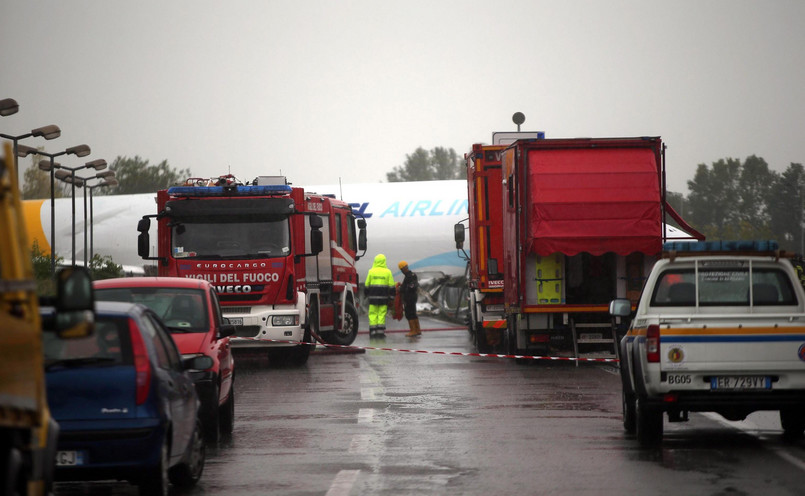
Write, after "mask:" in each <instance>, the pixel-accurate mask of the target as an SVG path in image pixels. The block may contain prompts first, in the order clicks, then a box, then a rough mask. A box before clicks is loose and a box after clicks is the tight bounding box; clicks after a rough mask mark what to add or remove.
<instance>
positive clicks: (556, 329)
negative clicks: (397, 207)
mask: <svg viewBox="0 0 805 496" xmlns="http://www.w3.org/2000/svg"><path fill="white" fill-rule="evenodd" d="M467 180H468V189H469V194H470V202H469V210H470V218H469V232H470V249H471V257H470V261H469V267H470V274H469V277H468V281H469V286H470V287H469V290H470V331H471V332H473V333H474V335H475V337H476V342H477V345H478V349H479V351H481V352H490V351H492V350H493V349H497V350H500V351H502V352H505V353H507V354H512V355H544V354H557V353H558V354H560V355H561V354H569V353H572V354H573V356H575V357H578V356H579V354H580V353H584V352H587V351H591V352H593V351H604V350H607V351H608V353H611V354H613V355H614V354H615V353H616V351H617V350H616V348H615V346H616V336H615V332H614V327H613V325H612V321H611V317H610V315H609V313H608V310H609V302H610V301H611V300H612V299H614V298H615V297H626V298H630V299H632V301H633V302H635V303H636V302H637V299H638V297H639V295H640V290H641V288H642V285H643V281H644V277H645V274H647V273H648V271H649V270H650V268H651V266H652V264H653V263H654V261H655V260H656V258H657V256H658V255H659V253H660V250H661V247H662V242H663V241H664V239H666V238H667V237H666V233H667V232H668V231H667V229H672V228H670V227H666V226H665V222H664V219H665V217H666V216H670V217H671V218H673V219H674V220H675V221H676V223H677V224H678V225H679V226H680V227H682V229H684V230H685V231H687V232H683V231H680V230H674V232H675V233H678V235H679V236H681V237H687V238H688V239H694V238H697V239H703V236H702V235H701V234H699V233H698V232H697V231H696V230H694V229H693V228H692V227H690V226H689V225H687V223H685V221H684V220H683V219H682V218H681V217H680V216H679V215H678V214H677V213H676V212H675V211H674V210H673V209H672V208H671V207H670V206H669V205H668V204H667V203H666V201H665V165H664V146H663V144H662V141H661V139H660V138H658V137H649V138H597V139H587V138H585V139H521V140H517V141H514V142H513V143H511V144H509V145H508V146H506V145H475V146H473V149H472V151H471V153H470V154H468V155H467ZM688 233H690V235H688ZM463 239H464V229H463V226H462V225H461V224H459V225H457V226H456V244H457V247H461V246H462V244H463Z"/></svg>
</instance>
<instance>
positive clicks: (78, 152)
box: [65, 145, 91, 157]
mask: <svg viewBox="0 0 805 496" xmlns="http://www.w3.org/2000/svg"><path fill="white" fill-rule="evenodd" d="M65 151H66V152H67V154H68V155H75V156H76V157H86V156H87V155H89V154H90V153H91V150H90V148H89V146H88V145H78V146H71V147H70V148H68V149H67V150H65Z"/></svg>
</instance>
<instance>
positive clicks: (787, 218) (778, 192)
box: [669, 155, 805, 253]
mask: <svg viewBox="0 0 805 496" xmlns="http://www.w3.org/2000/svg"><path fill="white" fill-rule="evenodd" d="M687 184H688V190H689V193H688V196H687V197H685V196H684V195H681V194H679V193H672V194H669V202H670V203H671V206H673V207H674V209H675V210H676V211H677V212H679V213H680V214H681V215H682V218H684V219H685V220H686V221H687V222H688V223H690V225H692V226H693V227H694V228H696V229H698V230H699V231H700V232H701V233H702V234H704V235H706V236H707V239H712V240H718V239H774V240H776V241H777V242H779V243H780V248H782V249H784V250H787V251H792V252H797V253H802V252H803V249H802V245H803V242H805V238H803V235H804V234H805V232H804V231H803V206H805V201H804V200H805V170H803V167H802V164H797V163H791V164H790V165H789V166H788V168H787V169H786V170H784V171H783V172H782V173H778V172H776V171H773V170H770V169H769V165H768V164H767V163H766V161H765V160H763V159H762V158H760V157H757V156H755V155H751V156H749V157H747V158H746V159H745V160H744V161H741V160H738V159H734V158H727V159H721V160H718V161H716V162H713V163H712V164H711V165H709V166H708V165H705V164H699V165H698V167H697V168H696V174H695V175H694V177H693V179H691V180H689V181H688V183H687Z"/></svg>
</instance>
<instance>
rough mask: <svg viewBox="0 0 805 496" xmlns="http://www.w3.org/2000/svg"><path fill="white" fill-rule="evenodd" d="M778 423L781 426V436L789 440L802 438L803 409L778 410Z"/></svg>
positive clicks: (804, 418)
mask: <svg viewBox="0 0 805 496" xmlns="http://www.w3.org/2000/svg"><path fill="white" fill-rule="evenodd" d="M780 424H782V426H783V437H785V438H786V439H789V440H797V439H802V437H803V434H805V410H803V409H801V408H785V409H783V410H780Z"/></svg>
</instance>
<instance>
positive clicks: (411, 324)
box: [406, 319, 419, 338]
mask: <svg viewBox="0 0 805 496" xmlns="http://www.w3.org/2000/svg"><path fill="white" fill-rule="evenodd" d="M418 323H419V321H418V320H417V319H414V320H409V321H408V329H410V330H409V331H408V334H406V336H407V337H409V338H412V337H414V336H418V335H419V332H417V324H418Z"/></svg>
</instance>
